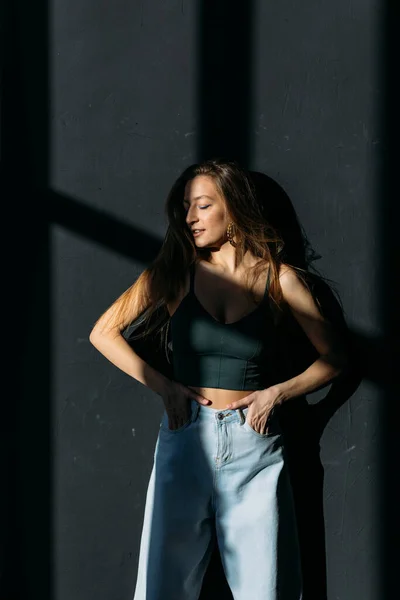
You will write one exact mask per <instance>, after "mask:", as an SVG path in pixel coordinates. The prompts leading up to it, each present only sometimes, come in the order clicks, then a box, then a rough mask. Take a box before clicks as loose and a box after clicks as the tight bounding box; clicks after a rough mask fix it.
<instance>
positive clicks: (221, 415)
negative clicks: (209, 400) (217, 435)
mask: <svg viewBox="0 0 400 600" xmlns="http://www.w3.org/2000/svg"><path fill="white" fill-rule="evenodd" d="M223 418H224V415H223V413H219V414H218V419H219V420H220V421H222V419H223Z"/></svg>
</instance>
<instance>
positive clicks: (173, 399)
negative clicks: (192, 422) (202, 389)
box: [161, 381, 211, 429]
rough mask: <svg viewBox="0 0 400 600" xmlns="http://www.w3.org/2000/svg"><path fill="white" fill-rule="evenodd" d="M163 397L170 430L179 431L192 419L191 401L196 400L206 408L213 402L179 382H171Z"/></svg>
mask: <svg viewBox="0 0 400 600" xmlns="http://www.w3.org/2000/svg"><path fill="white" fill-rule="evenodd" d="M161 397H162V400H163V402H164V406H165V410H166V412H167V415H168V427H169V428H170V429H178V428H179V427H182V425H184V424H185V423H186V422H187V420H188V419H189V417H190V406H191V400H196V402H198V403H199V404H203V405H204V406H207V405H208V404H210V402H211V400H207V398H204V396H202V395H201V394H198V393H197V392H195V391H194V390H191V389H190V388H188V387H187V386H186V385H184V384H183V383H179V381H170V382H169V383H168V386H167V387H166V389H165V392H164V393H163V394H162V396H161Z"/></svg>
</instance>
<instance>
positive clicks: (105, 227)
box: [48, 190, 162, 264]
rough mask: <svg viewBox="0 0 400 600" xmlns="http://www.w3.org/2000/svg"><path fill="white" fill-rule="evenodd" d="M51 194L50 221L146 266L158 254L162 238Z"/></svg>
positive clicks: (51, 191)
mask: <svg viewBox="0 0 400 600" xmlns="http://www.w3.org/2000/svg"><path fill="white" fill-rule="evenodd" d="M48 193H49V219H50V221H51V222H53V223H57V224H58V225H60V226H62V227H65V228H66V229H68V230H69V231H71V232H74V233H76V234H78V235H81V236H83V237H84V238H86V239H87V240H91V241H93V242H97V243H98V244H101V245H102V246H104V247H106V248H108V249H109V250H114V251H116V252H118V253H119V254H121V255H123V256H125V257H127V258H132V259H135V260H137V261H139V262H141V263H143V264H148V263H150V262H151V261H152V260H153V259H154V258H155V256H156V255H157V253H158V252H159V250H160V248H161V245H162V240H161V239H160V238H159V237H156V236H155V235H152V234H151V233H149V232H144V231H142V230H140V229H139V228H137V227H135V226H134V225H132V224H127V223H124V222H123V221H121V220H120V219H118V218H116V217H114V216H113V215H111V214H109V213H105V212H103V211H100V210H98V209H96V208H93V207H90V206H88V205H86V204H84V203H83V202H80V201H78V200H75V199H73V198H71V197H69V196H67V195H65V194H61V193H60V192H55V191H53V190H49V192H48Z"/></svg>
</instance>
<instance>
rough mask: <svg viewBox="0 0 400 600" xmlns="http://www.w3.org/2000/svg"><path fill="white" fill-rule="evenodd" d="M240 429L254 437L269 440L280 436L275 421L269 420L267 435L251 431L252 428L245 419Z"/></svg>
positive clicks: (280, 432)
mask: <svg viewBox="0 0 400 600" xmlns="http://www.w3.org/2000/svg"><path fill="white" fill-rule="evenodd" d="M242 427H243V428H244V429H245V430H246V431H248V432H249V433H251V434H253V435H254V436H256V437H258V438H271V437H277V436H279V435H282V430H281V428H280V427H279V425H278V423H277V421H276V420H275V419H271V420H270V421H269V425H268V432H267V433H259V432H258V431H256V430H255V429H253V427H252V426H251V425H250V423H249V422H248V421H247V418H246V419H245V421H244V423H243V425H242Z"/></svg>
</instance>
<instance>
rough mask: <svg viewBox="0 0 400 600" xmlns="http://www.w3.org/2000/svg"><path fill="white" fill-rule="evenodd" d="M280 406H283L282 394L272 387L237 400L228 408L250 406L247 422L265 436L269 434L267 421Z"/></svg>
mask: <svg viewBox="0 0 400 600" xmlns="http://www.w3.org/2000/svg"><path fill="white" fill-rule="evenodd" d="M279 404H281V398H280V394H279V392H278V390H277V389H276V388H275V387H274V386H271V387H268V388H265V389H264V390H256V391H255V392H252V393H251V394H249V395H248V396H245V397H244V398H241V399H240V400H235V401H234V402H231V403H230V404H228V405H227V407H226V408H232V409H235V408H245V407H247V406H248V407H249V410H248V411H247V415H246V421H247V422H248V424H249V425H250V427H252V428H253V429H254V430H255V431H257V433H262V434H265V433H268V427H267V421H268V419H269V417H270V416H271V414H272V410H273V409H274V408H275V406H277V405H279Z"/></svg>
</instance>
